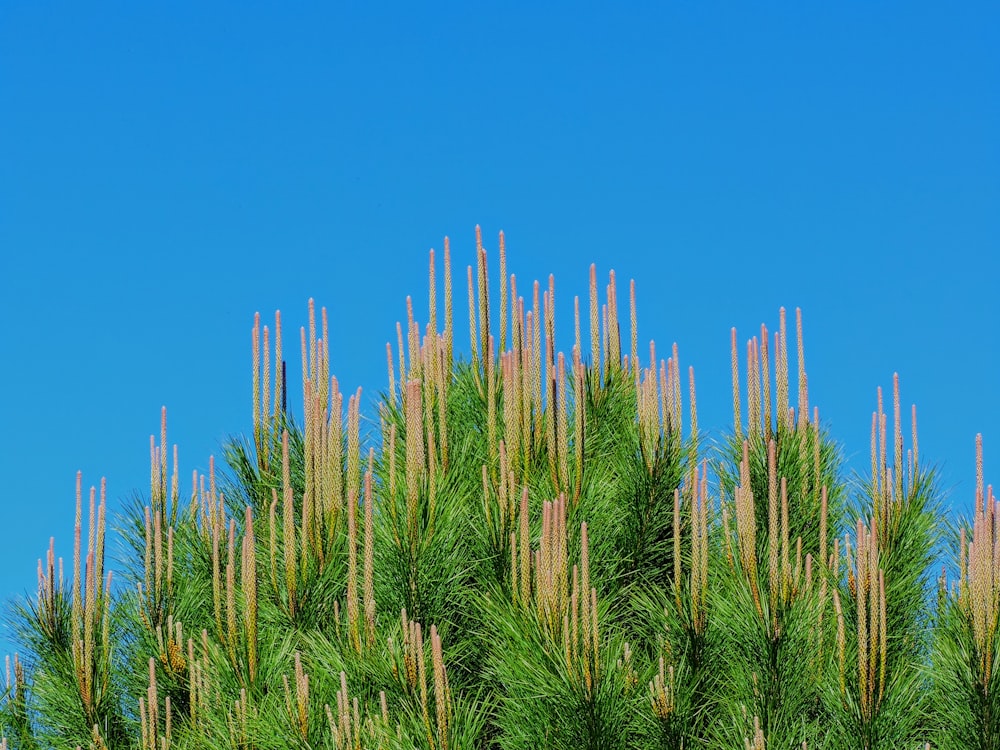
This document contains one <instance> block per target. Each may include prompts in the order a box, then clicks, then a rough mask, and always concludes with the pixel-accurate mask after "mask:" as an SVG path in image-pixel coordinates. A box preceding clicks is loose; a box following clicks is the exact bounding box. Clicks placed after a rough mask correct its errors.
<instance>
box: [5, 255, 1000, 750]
mask: <svg viewBox="0 0 1000 750" xmlns="http://www.w3.org/2000/svg"><path fill="white" fill-rule="evenodd" d="M501 248H502V243H501ZM501 253H502V250H501ZM446 257H447V256H446ZM477 261H478V263H477V267H478V273H477V281H478V286H477V287H474V288H477V289H478V291H475V292H474V294H473V298H472V299H471V300H470V309H469V317H470V322H471V326H472V332H471V336H470V341H471V342H472V343H473V347H474V351H473V357H472V360H471V362H463V361H457V360H456V359H455V358H454V356H453V351H454V346H455V345H454V333H453V322H452V311H451V301H450V297H451V289H450V269H449V268H448V267H447V266H446V268H445V270H446V274H445V289H444V295H445V314H444V326H443V330H441V331H439V326H438V324H437V317H438V313H439V311H438V310H437V309H436V308H435V307H432V313H431V323H430V324H429V326H428V327H427V329H426V335H425V336H423V335H422V332H421V329H420V327H419V326H418V325H417V323H416V321H415V320H413V317H412V311H411V312H410V318H409V320H408V321H407V323H406V326H405V328H404V327H401V329H400V341H399V346H400V350H398V351H396V354H397V355H398V358H399V362H398V366H397V364H396V363H395V361H394V360H393V357H392V352H391V351H390V385H389V388H388V390H387V391H386V392H385V393H384V394H382V395H381V396H380V398H379V399H378V400H377V403H376V404H375V409H374V412H373V413H374V414H375V415H377V417H378V420H377V424H376V423H375V422H370V423H369V424H371V425H373V427H372V429H371V431H370V434H363V430H362V422H361V419H362V417H361V399H360V394H354V395H350V396H345V395H344V394H341V393H340V391H339V386H338V384H337V382H336V380H335V379H332V378H331V377H330V373H329V363H328V362H329V352H328V350H327V348H326V333H325V325H326V324H325V318H324V322H323V326H324V330H323V332H322V334H321V335H318V334H317V330H316V328H317V326H316V321H315V317H314V310H313V308H312V307H310V322H309V329H308V334H307V336H306V338H305V341H306V342H307V346H306V351H305V353H304V354H305V359H306V363H305V366H304V368H303V393H304V396H303V407H302V408H303V414H302V418H301V421H300V422H296V421H295V420H293V418H292V416H291V414H290V413H289V412H287V411H286V409H285V406H284V402H285V390H286V384H285V383H284V380H283V377H284V372H285V369H284V362H283V360H282V354H281V350H280V343H279V341H278V340H277V338H276V339H275V350H274V352H273V359H272V358H271V352H270V351H269V350H268V348H267V347H268V346H270V344H268V343H267V342H269V341H270V339H269V334H268V332H266V331H265V333H264V336H263V340H264V342H265V347H264V350H263V356H262V350H261V348H260V341H261V331H260V328H259V321H258V323H257V324H255V328H254V342H255V348H254V374H253V383H254V426H253V434H252V437H251V438H248V439H245V440H244V439H242V438H234V439H233V440H231V441H230V443H229V444H228V445H227V446H226V447H225V452H224V458H225V463H226V467H225V468H224V469H220V471H219V472H218V476H217V475H216V472H215V471H214V466H213V470H212V471H210V473H209V475H208V476H206V477H196V480H195V486H194V488H193V489H192V493H191V496H190V498H187V497H182V493H181V490H180V488H179V483H178V480H177V474H176V468H175V469H174V471H173V472H172V473H171V472H168V466H167V452H168V444H167V442H166V422H165V415H164V421H163V424H162V425H161V432H160V441H159V444H158V445H154V448H153V451H152V456H151V486H150V491H149V494H148V495H146V496H137V497H135V498H133V499H132V500H131V501H130V502H129V503H127V504H126V505H125V507H124V508H123V510H122V513H121V516H120V517H119V518H118V520H117V523H116V532H117V533H116V539H117V541H118V543H119V547H120V549H121V555H120V559H119V560H117V566H116V570H117V571H120V573H116V574H115V575H116V576H117V577H116V578H115V579H114V581H113V584H112V580H111V579H105V577H104V575H103V570H104V547H105V544H104V525H105V522H104V504H103V498H102V502H101V505H100V506H99V508H97V510H96V511H95V510H93V509H91V511H90V517H89V526H88V527H87V528H88V529H89V531H88V533H87V534H84V533H83V531H82V529H83V528H84V526H83V524H82V520H80V519H82V518H83V504H82V500H81V504H80V510H79V511H78V531H77V538H76V540H75V549H74V565H73V572H72V577H71V578H67V577H64V576H63V573H62V567H61V561H60V562H58V563H57V560H56V558H55V552H54V550H51V551H50V552H49V555H48V558H47V560H46V563H45V564H41V563H40V568H39V570H40V572H39V592H38V596H37V597H34V598H31V599H28V600H26V601H21V602H16V603H14V604H12V605H11V606H10V607H9V620H10V622H11V623H12V625H13V627H14V629H15V632H16V634H17V637H18V640H19V643H20V647H21V649H22V653H23V654H24V656H23V657H17V658H16V659H14V660H13V661H11V662H9V664H8V667H7V673H8V674H7V679H6V682H5V683H4V691H3V692H2V693H0V735H2V736H3V737H4V738H5V739H4V741H5V742H6V743H7V747H10V748H19V749H22V750H26V749H32V750H33V749H34V748H49V747H88V748H111V749H113V750H124V749H125V748H134V749H135V750H166V748H173V749H177V748H191V749H192V750H193V749H200V748H213V749H217V748H232V749H233V750H236V749H239V750H249V749H250V748H255V749H264V748H335V749H336V750H341V749H344V748H361V747H365V748H387V749H388V748H392V749H394V750H395V749H399V750H402V749H403V748H406V749H407V750H409V749H410V748H425V749H426V750H473V749H477V750H478V749H480V748H481V749H484V750H485V749H486V748H502V749H503V750H519V749H521V748H525V749H528V748H531V749H533V748H541V747H545V748H566V749H567V750H584V749H592V750H614V749H615V748H621V749H622V750H625V749H626V748H629V749H631V748H638V749H640V750H644V749H648V750H653V749H654V748H696V747H698V748H718V749H719V750H722V749H723V748H754V749H755V750H759V749H761V748H764V747H768V748H829V749H830V750H841V749H842V748H852V749H853V748H859V749H863V750H876V749H881V748H918V747H924V743H930V744H931V746H932V747H940V748H947V749H949V750H950V749H952V748H954V749H955V750H958V749H959V748H963V749H966V748H974V749H975V750H998V748H1000V703H998V701H1000V698H998V695H1000V677H998V676H997V675H998V674H1000V645H998V643H1000V639H998V638H996V630H997V610H998V599H1000V597H998V594H997V592H998V591H1000V577H997V576H993V574H992V573H990V575H989V576H987V575H986V571H993V570H995V569H998V567H997V565H996V559H997V557H996V555H997V554H1000V553H998V552H996V551H995V550H994V546H992V545H987V544H986V542H984V541H983V540H987V539H989V540H992V539H994V535H995V533H996V531H995V529H996V528H997V518H996V516H997V512H996V507H995V504H994V501H993V498H992V495H990V494H989V493H985V496H984V497H980V498H979V500H978V502H977V515H976V518H975V519H974V523H973V524H972V525H971V526H968V527H967V528H966V529H965V530H964V532H963V534H962V535H958V534H956V535H954V538H953V539H949V540H948V548H955V549H954V550H953V552H954V555H953V557H954V561H953V562H956V563H957V567H958V569H959V571H960V575H959V578H958V580H957V581H955V582H954V583H953V585H952V587H951V590H950V591H949V590H947V589H946V587H945V585H944V583H942V584H941V588H940V590H939V593H938V596H937V603H936V609H934V610H933V612H932V609H931V604H932V601H931V600H932V599H933V598H934V597H933V595H932V594H931V586H930V582H929V578H928V575H929V573H930V568H931V566H932V565H933V564H934V561H935V560H934V555H935V553H936V552H937V551H939V550H941V549H942V548H944V545H945V542H943V541H942V539H943V537H942V535H941V534H940V532H939V530H940V529H941V528H942V511H941V508H940V500H939V491H938V489H937V486H936V484H935V481H934V475H933V473H932V472H929V471H927V470H925V469H924V468H923V467H922V466H921V464H920V463H919V461H918V457H917V455H916V447H915V445H914V446H911V450H912V453H911V454H910V455H908V456H907V457H906V458H905V460H904V455H903V447H904V446H903V439H902V425H901V423H900V419H899V416H898V415H899V413H900V409H899V396H898V383H897V384H896V385H897V387H896V389H895V391H894V398H895V402H894V407H895V409H894V420H893V424H892V429H891V430H890V429H889V427H888V426H887V424H886V422H887V420H886V419H884V418H883V417H884V415H882V406H881V396H880V398H879V407H878V412H877V413H876V424H877V426H878V435H877V437H878V439H877V440H876V439H875V438H873V456H872V466H873V473H872V476H871V477H869V478H867V479H866V480H865V482H864V483H861V484H859V486H860V489H858V488H856V487H853V486H852V485H851V484H850V483H849V482H847V481H845V479H844V478H843V476H842V474H843V472H842V467H841V458H840V456H841V451H840V448H839V446H837V445H836V444H834V443H833V441H832V440H831V439H830V438H829V436H828V434H827V433H826V431H825V429H824V428H823V426H822V425H821V424H819V423H818V419H817V415H816V413H815V412H813V413H812V414H810V412H809V406H808V394H807V392H806V388H805V382H806V380H805V372H804V368H803V367H802V366H801V319H800V318H799V319H797V323H798V325H797V337H798V344H799V351H800V368H799V382H798V403H797V405H796V406H792V405H791V403H790V399H789V392H790V391H791V390H792V385H791V384H790V382H789V375H788V373H789V361H788V355H787V351H786V350H787V348H788V341H787V333H786V331H785V321H784V313H783V312H782V316H781V323H780V326H779V332H778V334H777V335H776V337H775V339H774V346H773V356H771V355H769V354H768V348H767V346H768V337H769V334H768V333H767V330H766V329H763V330H762V336H761V342H757V340H756V339H753V340H751V342H750V343H749V345H748V350H747V351H748V361H747V368H746V372H747V377H748V380H749V382H748V383H747V390H746V398H745V401H744V399H743V396H742V395H741V393H740V391H739V387H738V382H737V381H738V377H736V378H734V405H735V407H736V408H735V412H734V416H735V426H734V429H733V431H732V434H731V435H729V436H728V437H727V438H726V440H725V441H724V442H723V443H722V445H721V447H720V448H718V449H706V446H704V445H703V443H702V442H700V441H699V434H698V430H697V422H696V412H695V409H694V404H693V401H694V384H693V373H692V376H691V377H692V382H691V383H690V384H689V389H687V390H686V393H687V395H686V396H685V397H684V398H683V400H684V401H685V403H684V404H683V405H682V387H681V377H680V368H679V364H678V360H677V350H676V347H675V348H674V349H673V351H672V356H671V357H670V358H668V359H667V360H666V361H661V362H660V363H659V366H658V368H657V363H656V362H655V361H652V362H651V363H650V367H649V368H644V367H641V366H640V365H639V362H638V358H637V352H636V341H637V338H636V335H635V328H634V323H633V329H632V351H631V352H630V353H629V354H628V356H627V357H623V353H622V342H621V334H620V330H619V323H618V311H617V297H616V291H615V283H614V278H613V276H612V277H611V280H610V284H609V285H608V288H607V297H606V299H605V300H603V301H602V300H599V299H598V295H597V286H596V277H592V287H591V299H590V311H591V326H592V330H591V339H590V344H591V346H590V349H589V352H590V358H589V359H590V361H589V362H588V361H586V360H585V359H584V358H583V357H584V355H583V348H584V344H583V342H581V340H580V331H579V324H577V328H576V335H577V341H576V345H575V347H574V350H573V352H572V353H571V355H570V356H564V355H561V354H557V352H556V350H555V322H554V319H553V311H554V306H553V304H552V294H554V287H553V286H550V288H549V291H548V292H547V293H543V294H542V295H541V297H540V299H538V298H537V295H536V300H535V303H534V306H533V308H531V309H527V310H526V307H525V303H524V300H515V299H514V298H513V296H514V286H513V282H511V283H508V281H507V280H506V279H504V280H503V283H502V284H501V286H500V298H501V303H500V309H501V311H502V313H501V314H502V316H503V318H502V319H501V320H500V321H499V322H498V321H497V320H496V319H494V318H493V317H491V316H492V312H491V306H490V300H489V297H490V294H489V293H488V291H487V286H488V281H487V274H486V254H485V251H484V250H482V249H481V248H480V249H479V250H478V257H477ZM501 266H502V267H504V268H505V260H504V259H503V258H501ZM432 285H433V276H432ZM432 289H434V286H432ZM508 296H509V297H510V299H508ZM434 299H435V297H432V300H434ZM433 304H434V302H433V301H432V305H433ZM633 305H634V299H633ZM599 311H602V312H601V314H600V315H599ZM632 312H633V316H632V319H633V321H634V319H635V316H634V306H633V311H632ZM278 322H280V321H278ZM273 333H277V329H276V331H274V332H273ZM491 334H492V335H491ZM494 336H496V340H498V341H499V342H502V343H501V348H503V349H505V351H500V350H498V349H497V347H495V343H494ZM733 343H734V356H733V371H734V375H735V374H736V373H738V371H739V367H738V365H739V361H738V360H739V358H738V357H737V356H736V353H735V332H734V337H733ZM262 359H263V362H262ZM651 359H652V356H651ZM772 386H773V393H772ZM743 403H745V404H746V411H747V414H746V416H748V417H749V418H748V419H747V421H746V423H744V422H743V417H744V414H743V413H742V411H741V409H742V405H743ZM345 407H346V415H345ZM682 407H683V408H682ZM685 413H688V414H689V415H690V416H689V417H688V419H687V420H684V419H683V418H682V414H685ZM685 421H687V424H685ZM887 436H888V437H887ZM890 437H891V439H892V445H891V450H889V451H887V450H886V448H885V446H886V444H887V442H888V440H889V438H890ZM914 440H915V436H914ZM888 454H891V455H888ZM979 484H980V486H982V481H981V480H980V483H979ZM93 507H94V506H93V504H92V508H93ZM974 540H975V541H974ZM973 550H976V551H975V552H974V551H973ZM984 550H987V552H988V555H987V552H984ZM57 571H58V572H57ZM984 581H988V582H989V585H988V586H987V585H986V584H985V583H984Z"/></svg>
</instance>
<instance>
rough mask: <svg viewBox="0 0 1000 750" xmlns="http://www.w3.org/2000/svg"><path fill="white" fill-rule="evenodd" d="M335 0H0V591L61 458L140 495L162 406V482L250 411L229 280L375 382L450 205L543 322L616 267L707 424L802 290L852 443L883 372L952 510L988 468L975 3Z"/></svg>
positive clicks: (980, 36)
mask: <svg viewBox="0 0 1000 750" xmlns="http://www.w3.org/2000/svg"><path fill="white" fill-rule="evenodd" d="M330 5H334V4H312V3H294V4H277V3H275V4H262V3H232V4H228V3H184V2H181V3H162V2H160V3H152V2H149V3H147V2H143V3H136V2H122V3H116V4H106V3H70V2H64V3H58V2H39V1H38V0H31V1H30V2H29V1H27V0H25V1H21V0H3V2H2V3H0V263H2V266H0V290H2V295H0V299H2V305H3V310H2V312H3V320H4V321H5V327H4V334H3V335H4V339H5V340H4V344H3V349H4V355H3V367H2V368H0V379H2V388H0V393H3V394H4V399H5V404H4V407H3V409H2V412H0V413H2V426H3V429H2V430H0V475H2V476H3V478H4V481H3V484H2V486H0V529H2V534H0V597H2V598H4V599H6V598H7V597H9V596H10V595H13V594H17V593H23V592H24V591H25V590H33V588H34V585H35V577H34V575H35V573H34V571H35V561H36V559H37V558H38V557H39V556H40V555H42V554H43V553H44V551H45V549H46V547H47V544H48V538H49V536H50V535H51V534H55V535H56V537H57V552H58V553H59V554H62V555H64V556H66V557H67V558H69V557H71V555H72V520H73V503H74V500H73V496H74V495H73V493H74V481H75V475H76V471H77V469H81V470H82V471H83V474H84V482H85V485H87V486H89V485H91V484H97V483H98V482H99V481H100V478H101V477H102V476H106V477H107V478H108V487H109V492H110V495H111V498H112V500H113V502H112V505H117V504H118V500H119V499H120V498H122V497H125V496H127V495H129V494H130V493H132V492H134V491H135V490H142V491H148V439H149V434H150V433H151V432H154V431H157V430H158V423H159V410H160V406H161V405H162V404H166V405H167V407H168V409H169V420H170V434H169V438H170V442H172V443H173V442H177V443H179V445H180V456H181V474H182V477H183V476H190V472H191V470H192V469H194V468H198V469H201V470H204V469H205V468H206V467H207V459H208V456H209V454H212V453H215V454H217V455H218V454H219V445H220V443H221V442H222V441H223V440H224V439H225V437H226V436H227V435H229V434H231V433H238V432H245V431H246V430H247V429H248V427H249V424H250V416H251V414H250V411H251V410H250V327H251V324H252V319H253V313H254V312H255V311H258V310H259V311H261V312H262V313H263V314H264V315H265V318H269V317H270V316H271V314H272V313H273V310H274V309H276V308H280V309H281V310H282V311H283V312H284V315H285V320H286V326H287V327H286V335H287V336H289V340H290V341H291V342H296V341H297V335H295V332H296V331H297V329H298V327H299V326H300V325H302V324H303V323H304V322H305V312H306V302H307V299H308V298H309V297H315V298H316V300H317V304H319V305H325V306H327V308H328V309H329V314H330V321H331V337H332V350H333V356H332V367H333V369H334V371H335V373H336V374H337V375H338V376H339V378H340V380H341V382H342V383H343V384H344V387H345V388H346V389H348V390H350V389H353V388H354V387H356V386H358V385H360V386H362V387H363V388H364V389H365V393H366V394H367V396H368V403H369V404H370V403H371V401H370V399H371V398H373V397H374V395H375V394H376V392H377V391H378V390H379V389H381V388H384V387H385V350H384V347H385V342H386V341H387V340H389V339H390V338H392V339H394V335H395V334H394V331H395V328H394V326H395V322H396V320H398V319H400V318H401V317H402V316H404V315H405V305H404V300H405V296H406V295H407V294H412V295H413V296H414V300H415V304H416V306H417V309H418V310H425V309H426V281H425V273H426V262H427V260H426V259H427V255H426V253H427V250H428V249H429V248H431V247H436V248H438V249H440V247H441V240H442V237H443V236H444V235H445V234H448V235H450V236H451V237H452V239H453V245H452V247H453V254H454V259H455V266H456V275H457V276H458V278H462V275H463V273H464V267H465V265H466V264H467V263H469V262H472V260H473V237H474V235H473V227H474V226H475V225H476V224H477V223H478V224H481V225H482V227H483V231H484V233H485V235H486V237H487V239H488V242H489V246H490V247H495V237H496V232H497V230H499V229H504V230H505V231H506V233H507V239H508V243H507V246H508V250H509V267H510V270H511V271H513V272H515V273H517V274H518V278H519V279H521V280H523V281H522V283H524V282H526V281H528V280H530V279H534V278H541V279H544V278H546V277H547V276H548V274H549V273H554V274H555V277H556V282H557V300H558V316H559V317H560V318H561V319H562V321H563V328H562V330H563V331H568V330H569V324H570V321H571V320H572V297H573V295H574V294H580V295H581V296H583V295H585V294H586V290H587V273H588V267H589V265H590V263H591V262H596V263H597V265H598V268H599V269H600V272H601V274H602V277H605V275H606V273H607V271H608V269H609V268H614V269H615V270H616V272H617V274H618V276H619V278H621V279H623V280H627V279H629V278H636V279H637V284H638V292H639V312H640V337H641V339H642V340H643V341H647V340H648V339H649V338H655V339H656V340H657V342H658V343H659V345H660V347H661V351H665V347H666V346H668V345H669V344H670V343H671V342H673V341H677V342H678V343H679V345H680V351H681V358H682V361H683V363H684V364H685V365H687V364H691V365H694V366H695V368H696V371H697V375H698V385H699V407H700V410H699V411H700V417H701V418H700V421H701V425H702V426H703V427H705V428H708V429H710V430H713V431H714V433H715V434H719V433H720V432H721V431H722V430H724V429H725V428H726V427H727V426H728V425H730V424H731V422H732V416H731V410H730V391H729V329H730V327H731V326H734V325H735V326H737V327H738V329H739V331H740V337H741V340H742V339H743V338H745V337H746V336H750V335H752V334H753V333H754V332H755V330H756V329H757V327H758V326H759V324H760V323H761V322H767V323H768V324H769V325H771V326H773V325H774V324H776V322H777V311H778V308H779V306H782V305H784V306H786V307H788V308H789V309H794V308H795V307H796V306H801V307H802V308H803V310H804V316H805V328H806V344H807V350H806V360H807V364H808V370H809V373H810V395H811V400H812V402H813V403H815V404H817V405H819V406H820V409H821V415H822V417H823V418H824V420H826V421H827V423H828V424H829V426H830V428H831V429H832V431H833V434H834V435H835V437H836V438H837V439H838V440H840V441H841V442H842V444H843V445H844V447H845V451H846V453H847V454H848V455H849V456H852V457H853V462H852V464H851V465H852V466H853V467H856V468H858V469H864V467H865V465H866V462H867V455H868V453H867V452H868V435H869V427H870V419H871V412H872V410H873V409H874V406H875V389H876V387H877V386H879V385H882V386H885V387H891V382H892V374H893V372H895V371H898V372H899V373H900V375H901V378H902V387H903V399H904V403H905V404H910V403H912V402H915V403H917V405H918V409H919V419H920V430H921V455H922V457H924V459H925V460H926V461H932V462H934V463H937V464H938V465H940V467H941V482H942V486H943V487H945V488H946V489H947V490H948V492H949V494H948V502H949V504H950V505H951V507H953V508H954V509H955V510H956V511H958V512H966V511H968V509H969V508H970V507H971V503H972V491H973V488H974V460H973V446H974V437H975V434H976V433H977V432H982V433H984V437H985V444H986V467H987V481H990V480H991V479H992V480H993V481H994V482H996V481H998V480H997V468H998V467H1000V390H998V388H997V385H998V375H997V373H998V366H1000V332H998V323H1000V312H998V308H997V297H996V294H997V280H998V278H1000V260H998V252H1000V64H998V50H1000V31H998V30H1000V13H998V10H997V5H996V4H995V3H962V4H941V3H888V2H865V3H860V2H859V3H837V4H823V5H824V7H822V8H821V7H818V6H819V5H820V4H818V3H787V4H784V3H765V4H756V5H757V7H754V8H751V7H748V4H745V3H734V4H731V5H721V4H718V3H692V2H684V3H655V4H649V5H643V6H640V5H636V4H630V7H629V9H628V10H623V9H619V10H609V9H601V8H598V7H595V6H594V5H592V4H580V3H567V4H562V5H559V6H557V5H556V4H554V3H545V4H544V5H545V6H546V9H544V10H542V9H538V8H535V7H532V6H533V5H534V4H531V5H530V6H529V5H528V4H525V5H518V4H515V3H506V4H499V3H497V4H489V5H479V4H469V3H459V4H455V5H450V6H449V5H445V4H443V3H435V4H433V7H434V9H433V10H427V8H424V7H421V8H417V7H411V6H410V5H409V4H407V5H401V6H398V7H395V6H392V5H390V4H377V5H376V4H370V5H368V6H366V7H365V9H360V8H357V7H348V6H347V5H346V4H335V5H337V9H331V8H330V7H329V6H330ZM416 5H421V6H423V5H426V4H416ZM623 5H625V4H623ZM829 5H836V6H837V7H836V8H835V9H833V8H831V7H829ZM494 257H495V256H494ZM494 278H496V276H495V270H494ZM462 289H463V288H461V287H460V290H462ZM461 294H464V290H462V291H461ZM458 305H459V308H458V309H459V310H462V309H464V297H462V296H461V295H460V296H459V300H458ZM422 317H424V316H422ZM459 317H460V319H461V316H459ZM462 330H464V327H463V329H462ZM289 367H290V372H297V371H298V370H297V368H298V353H297V346H292V347H291V356H290V364H289ZM291 402H292V403H293V404H295V405H297V403H298V402H297V399H296V398H294V397H293V398H292V399H291Z"/></svg>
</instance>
